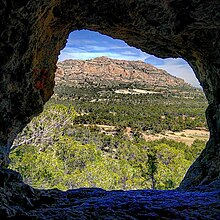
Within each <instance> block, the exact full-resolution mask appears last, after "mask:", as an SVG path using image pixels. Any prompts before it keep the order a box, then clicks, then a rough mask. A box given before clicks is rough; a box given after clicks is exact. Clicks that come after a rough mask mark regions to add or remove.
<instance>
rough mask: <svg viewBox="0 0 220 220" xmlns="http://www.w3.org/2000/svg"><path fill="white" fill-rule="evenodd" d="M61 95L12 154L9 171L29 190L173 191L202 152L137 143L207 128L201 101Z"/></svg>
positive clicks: (197, 97) (198, 97) (197, 145)
mask: <svg viewBox="0 0 220 220" xmlns="http://www.w3.org/2000/svg"><path fill="white" fill-rule="evenodd" d="M59 89H62V92H60V93H59V92H57V94H58V98H56V99H52V100H51V101H50V103H48V104H47V105H46V107H45V110H44V112H43V113H42V114H41V115H40V116H38V117H36V118H34V119H33V120H32V121H31V123H30V124H29V125H28V126H27V127H26V128H25V129H24V130H23V131H22V133H21V134H20V135H19V137H18V139H17V140H16V141H15V143H14V147H13V151H12V152H11V161H12V163H11V168H12V169H15V170H17V171H19V172H20V173H21V174H22V176H23V177H24V179H25V181H26V182H27V183H29V184H31V185H32V186H35V187H38V188H59V189H62V190H66V189H71V188H77V187H101V188H104V189H143V188H147V189H152V188H154V189H172V188H175V187H177V186H178V185H179V183H180V181H181V179H182V178H183V176H184V174H185V173H186V171H187V169H188V167H189V166H190V164H191V163H192V162H193V161H194V160H195V159H196V157H197V156H198V155H199V153H200V152H201V150H202V149H203V148H204V146H205V142H203V141H200V140H196V141H194V143H193V145H192V146H188V145H186V144H184V143H179V142H174V141H171V140H166V139H162V140H157V141H152V142H148V141H145V140H144V139H143V137H142V132H147V131H149V130H150V131H151V132H153V133H155V132H160V131H162V130H166V129H169V130H174V131H176V130H182V129H185V128H195V127H204V126H205V119H204V116H203V114H204V108H205V105H206V104H205V102H204V97H203V95H202V93H196V92H195V93H194V96H193V93H189V94H188V95H189V96H193V98H187V99H186V98H185V99H184V96H183V95H182V97H181V93H180V94H179V96H178V97H175V96H174V95H173V94H172V93H170V94H169V93H168V94H165V93H161V94H160V95H157V94H156V95H155V94H153V95H147V96H146V95H143V96H142V95H138V96H130V95H128V96H125V95H121V94H115V93H114V91H113V90H112V91H110V90H109V91H105V92H104V91H102V92H101V93H100V91H98V92H99V93H98V92H97V91H95V90H92V91H91V90H89V89H84V90H83V89H82V90H79V89H78V90H77V89H75V88H70V87H63V88H62V87H60V88H59ZM65 90H67V92H66V94H65ZM69 94H72V96H69ZM97 94H98V95H97ZM94 99H95V101H92V102H91V100H94ZM100 99H101V101H99V100H100ZM73 106H74V107H73ZM161 116H163V117H161ZM98 125H112V126H113V127H114V129H113V130H114V131H111V132H103V131H102V130H101V128H100V127H99V126H98ZM127 127H129V128H131V132H130V135H127V134H126V128H127Z"/></svg>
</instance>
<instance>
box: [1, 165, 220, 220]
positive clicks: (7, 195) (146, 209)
mask: <svg viewBox="0 0 220 220" xmlns="http://www.w3.org/2000/svg"><path fill="white" fill-rule="evenodd" d="M0 177H1V182H0V205H1V206H0V218H1V219H22V220H23V219H47V220H55V219H57V220H60V219H62V220H65V219H66V220H71V219H73V220H76V219H78V220H86V219H88V220H90V219H100V220H101V219H103V220H104V219H105V220H107V219H108V220H122V219H130V220H135V219H201V220H202V219H204V220H207V219H213V220H216V219H219V218H220V203H219V201H220V188H219V189H216V187H215V188H214V189H213V188H212V185H210V186H209V190H207V188H202V187H200V188H199V187H198V188H197V189H194V190H192V191H190V192H183V191H177V190H172V191H159V190H158V191H156V190H136V191H122V190H121V191H105V190H102V189H97V188H90V189H88V188H85V189H75V190H68V191H66V192H62V191H59V190H55V189H54V190H49V191H48V190H37V189H33V188H31V187H30V186H28V185H26V184H24V183H23V182H22V181H21V177H20V175H19V174H18V173H16V172H14V171H11V170H7V169H0ZM2 178H3V179H2Z"/></svg>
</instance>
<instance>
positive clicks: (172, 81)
mask: <svg viewBox="0 0 220 220" xmlns="http://www.w3.org/2000/svg"><path fill="white" fill-rule="evenodd" d="M57 67H58V68H57V71H56V73H55V82H56V83H57V84H62V83H64V84H68V85H74V86H77V87H80V86H87V85H88V86H89V85H92V86H100V87H101V86H107V85H109V86H111V85H118V84H120V83H121V84H125V83H127V84H139V85H145V86H147V87H149V88H156V87H163V88H168V89H169V88H172V87H175V86H179V87H184V86H185V87H190V85H189V84H187V83H186V82H184V80H183V79H180V78H177V77H174V76H171V75H170V74H169V73H167V72H166V71H165V70H162V69H158V68H156V67H154V66H153V65H150V64H146V63H144V62H143V61H128V60H118V59H111V58H108V57H96V58H94V59H90V60H65V61H63V62H59V63H58V64H57Z"/></svg>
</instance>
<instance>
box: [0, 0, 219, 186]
mask: <svg viewBox="0 0 220 220" xmlns="http://www.w3.org/2000/svg"><path fill="white" fill-rule="evenodd" d="M0 13H1V21H0V30H1V31H0V102H1V103H0V165H1V166H7V164H8V162H9V161H8V154H9V152H10V146H11V144H12V142H13V139H14V138H15V136H16V134H17V133H18V132H19V131H20V130H21V129H22V128H23V127H24V126H25V125H26V124H27V123H28V122H29V121H30V120H31V118H32V117H33V116H34V115H36V114H38V113H40V112H41V111H42V109H43V105H44V103H45V102H46V101H47V100H48V99H49V98H50V96H51V95H52V94H53V86H54V72H55V69H56V63H57V56H58V54H59V51H60V50H61V49H62V48H63V47H64V46H65V42H66V39H67V36H68V33H70V32H71V31H73V30H79V29H89V30H94V31H99V32H101V33H103V34H107V35H110V36H112V37H114V38H119V39H122V40H125V41H126V42H127V43H128V44H129V45H132V46H135V47H137V48H140V49H142V50H143V51H146V52H148V53H151V54H155V55H157V56H159V57H182V58H184V59H186V60H187V61H188V62H189V64H190V65H191V66H192V68H193V69H194V71H195V73H196V76H197V77H198V79H199V81H200V83H201V85H202V86H203V89H204V92H205V95H206V97H207V99H208V102H209V107H208V109H207V112H206V114H207V121H208V125H209V129H210V133H211V136H210V140H209V142H208V144H207V146H206V149H205V150H204V151H203V152H202V154H201V155H200V157H199V158H198V159H197V160H196V162H195V163H194V164H193V165H192V167H191V168H190V169H189V171H188V173H187V175H186V177H185V178H184V180H183V182H182V184H181V187H182V188H189V187H192V186H196V185H201V184H202V185H204V184H209V183H211V182H216V181H219V179H220V174H219V173H220V83H219V82H220V51H219V48H220V41H219V36H220V2H219V0H209V1H207V0H191V1H186V0H175V1H174V0H148V1H141V0H121V1H117V0H109V1H102V0H91V1H84V0H77V1H72V0H62V1H61V0H38V1H30V0H22V1H15V0H9V1H6V0H0Z"/></svg>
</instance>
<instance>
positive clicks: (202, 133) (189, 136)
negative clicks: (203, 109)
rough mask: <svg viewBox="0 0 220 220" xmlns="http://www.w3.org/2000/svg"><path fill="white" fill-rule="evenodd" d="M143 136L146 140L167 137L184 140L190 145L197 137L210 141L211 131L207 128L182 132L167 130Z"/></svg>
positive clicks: (179, 140)
mask: <svg viewBox="0 0 220 220" xmlns="http://www.w3.org/2000/svg"><path fill="white" fill-rule="evenodd" d="M143 137H144V139H145V140H146V141H154V140H159V139H162V138H166V139H170V140H174V141H178V142H183V143H185V144H187V145H189V146H190V145H192V143H193V142H194V141H195V140H196V139H199V140H204V141H208V139H209V131H208V130H206V129H199V130H196V129H194V130H189V129H186V130H183V131H181V132H172V131H165V132H164V133H160V134H146V133H143Z"/></svg>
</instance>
